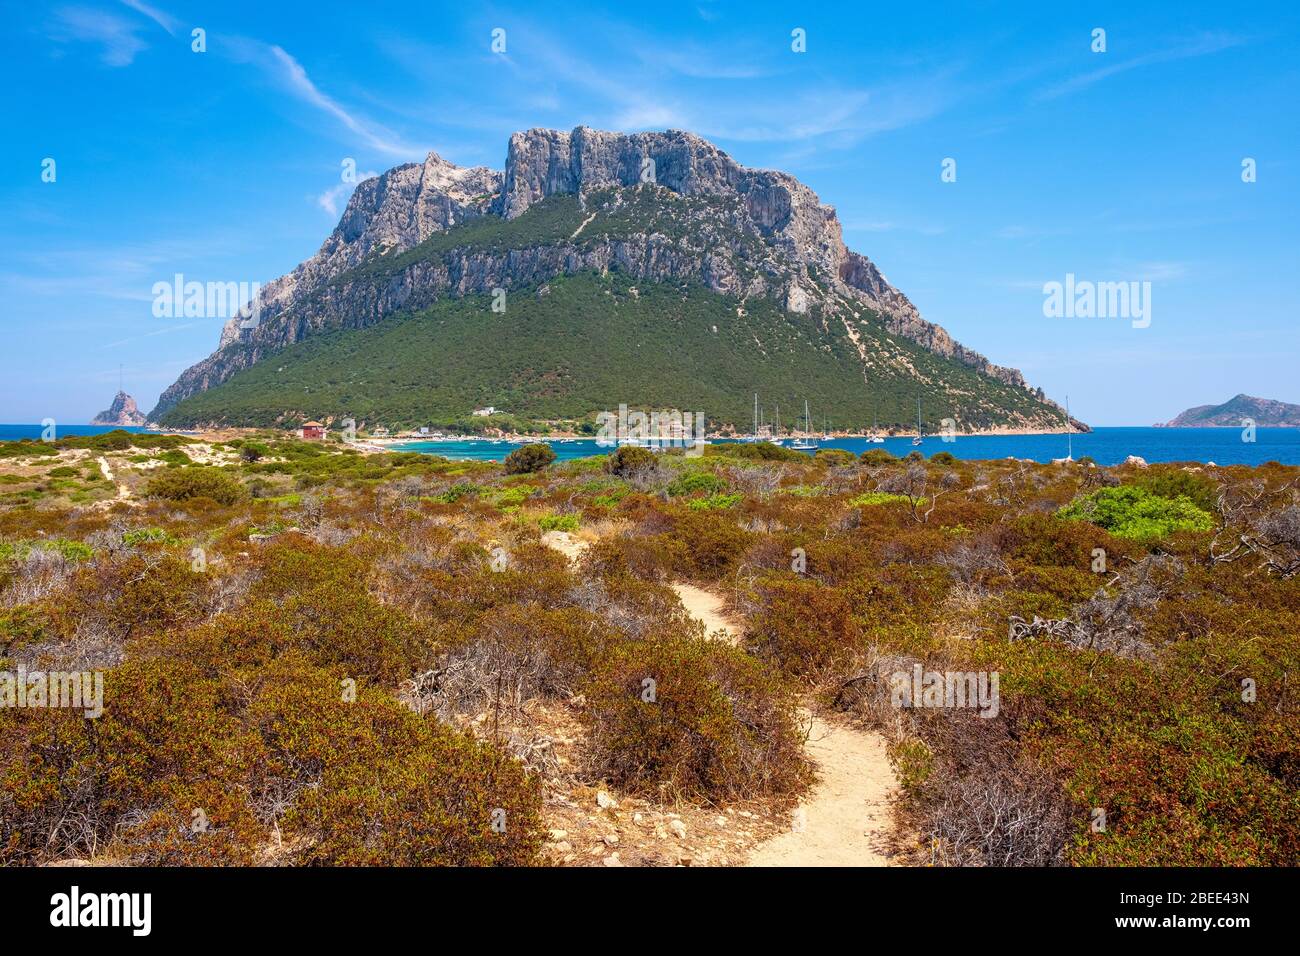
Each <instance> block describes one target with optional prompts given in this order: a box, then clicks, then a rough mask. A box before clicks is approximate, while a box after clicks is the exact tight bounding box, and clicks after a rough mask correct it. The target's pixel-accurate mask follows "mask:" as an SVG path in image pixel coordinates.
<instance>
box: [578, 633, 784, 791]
mask: <svg viewBox="0 0 1300 956" xmlns="http://www.w3.org/2000/svg"><path fill="white" fill-rule="evenodd" d="M648 680H649V681H653V682H654V684H653V685H650V684H648V683H646V682H647V681H648ZM651 689H653V694H651V693H650V691H651ZM585 692H586V698H587V706H586V708H585V709H584V711H583V720H584V722H585V723H586V724H587V727H588V731H589V733H590V740H589V747H590V750H589V756H590V765H591V768H592V770H593V771H594V772H595V773H597V774H599V775H600V776H602V777H603V778H605V779H607V780H609V781H610V782H611V783H612V784H613V785H614V786H616V787H619V788H620V789H623V790H627V791H633V792H652V793H653V792H659V793H660V794H661V795H665V796H683V797H686V798H691V799H703V800H726V799H738V798H741V797H754V796H759V795H771V794H782V793H790V792H793V791H795V790H798V789H800V788H801V787H803V786H804V785H805V784H806V783H807V781H808V779H809V768H808V765H807V763H806V761H805V759H804V756H803V735H802V734H801V732H800V729H799V727H798V722H797V718H796V712H795V703H794V698H793V697H792V696H791V694H790V692H789V690H788V689H787V688H786V687H785V686H784V685H783V684H782V683H781V682H780V681H779V679H777V678H776V677H774V676H773V675H772V674H771V672H769V671H768V670H766V669H765V668H763V667H762V666H761V665H760V664H759V663H758V662H757V661H755V660H754V659H752V658H750V657H748V656H746V655H745V654H744V653H742V652H741V651H739V650H737V649H735V648H733V647H731V646H729V645H726V644H722V643H719V642H717V641H710V640H707V639H702V638H697V637H666V638H663V639H660V640H647V641H637V642H626V643H622V644H619V645H617V646H615V647H614V648H612V649H611V652H610V653H609V654H608V655H607V656H606V657H605V659H604V660H603V661H601V663H600V664H599V666H598V667H597V670H596V672H595V674H594V675H593V676H592V678H591V680H590V681H589V682H588V683H587V685H586V686H585ZM648 698H652V699H648Z"/></svg>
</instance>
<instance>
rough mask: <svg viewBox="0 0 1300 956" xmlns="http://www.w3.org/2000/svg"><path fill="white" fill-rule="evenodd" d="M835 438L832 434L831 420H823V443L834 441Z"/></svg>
mask: <svg viewBox="0 0 1300 956" xmlns="http://www.w3.org/2000/svg"><path fill="white" fill-rule="evenodd" d="M834 438H835V436H834V435H832V434H831V420H830V419H829V418H825V419H822V441H832V440H833V439H834Z"/></svg>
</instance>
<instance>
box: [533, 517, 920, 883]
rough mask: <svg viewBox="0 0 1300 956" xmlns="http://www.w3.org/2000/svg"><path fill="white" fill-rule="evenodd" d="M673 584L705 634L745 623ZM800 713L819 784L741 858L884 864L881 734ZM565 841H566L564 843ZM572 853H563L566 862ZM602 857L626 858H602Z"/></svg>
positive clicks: (552, 539)
mask: <svg viewBox="0 0 1300 956" xmlns="http://www.w3.org/2000/svg"><path fill="white" fill-rule="evenodd" d="M542 542H543V543H544V544H546V545H548V546H549V547H552V548H555V549H556V550H557V551H560V552H562V553H563V554H565V555H566V556H568V558H569V559H570V560H571V561H576V560H577V559H578V558H579V557H580V556H581V555H582V552H583V551H585V550H586V549H587V547H588V546H589V545H588V542H586V541H582V540H580V539H578V538H576V537H574V536H573V535H572V534H569V533H568V532H565V531H549V532H547V533H546V534H544V535H542ZM672 587H673V590H674V591H676V592H677V596H678V598H679V599H680V600H681V602H682V604H683V605H684V606H685V607H686V610H687V611H688V612H690V614H691V616H692V617H694V618H695V619H696V620H699V621H702V622H704V625H705V627H707V628H708V631H709V633H710V634H717V633H719V632H721V633H722V634H723V635H724V637H725V639H726V640H728V641H731V642H733V643H736V642H738V641H739V640H740V637H741V634H742V633H743V628H742V627H741V626H740V625H739V624H738V623H737V622H736V621H735V620H733V619H732V618H730V617H728V616H727V614H726V611H725V603H724V601H723V599H722V597H721V596H719V595H717V594H714V593H713V592H711V591H706V590H705V589H703V588H700V587H696V586H695V585H693V584H685V583H681V582H678V583H675V584H674V585H673V586H672ZM804 716H805V719H807V720H809V721H810V722H811V729H810V732H809V735H808V742H807V744H806V745H805V746H806V749H807V753H808V757H809V759H810V760H812V761H813V763H814V764H816V768H817V778H818V779H817V784H816V785H815V786H814V788H813V790H812V792H811V793H810V794H809V795H808V797H807V798H806V799H805V800H804V801H803V802H801V803H800V804H799V806H798V807H797V808H796V809H795V810H794V811H793V813H792V814H791V815H790V820H789V827H790V829H788V830H787V831H785V832H784V833H779V834H777V835H776V836H773V837H771V838H770V839H767V840H765V841H763V842H761V843H759V844H758V845H757V846H755V847H754V849H753V851H752V852H751V853H750V854H749V857H748V860H747V863H746V865H747V866H888V865H890V860H889V857H888V855H887V854H888V848H889V842H890V838H891V836H892V834H893V820H892V812H891V808H890V800H891V799H892V797H893V795H894V793H895V791H896V790H897V789H898V781H897V779H896V778H895V776H894V769H893V767H892V766H891V765H890V763H889V755H888V753H887V750H886V745H885V738H884V737H882V736H880V735H879V734H873V733H867V732H864V731H861V730H857V729H856V728H853V727H850V726H847V725H845V724H840V723H829V722H827V721H825V720H823V719H822V718H820V717H816V716H813V715H811V714H808V713H805V714H804ZM727 812H728V813H731V812H732V811H731V810H728V811H727ZM638 816H640V815H639V814H638ZM592 819H593V820H594V817H593V818H592ZM755 819H757V818H755ZM725 820H726V817H725V816H724V817H720V818H719V822H720V824H723V825H725ZM661 829H662V827H661V826H657V827H656V830H661ZM659 835H660V837H661V838H662V834H659ZM741 845H743V841H739V842H738V844H737V845H736V846H734V847H733V848H732V852H737V851H740V852H743V850H742V849H741ZM564 846H565V847H566V848H568V846H569V844H568V843H565V844H564ZM592 852H593V853H594V854H595V855H597V856H599V854H600V852H601V849H600V847H599V846H597V847H595V848H593V851H592ZM615 857H616V858H617V854H615ZM572 859H573V857H572V856H568V858H567V859H565V862H570V861H571V860H572ZM696 862H699V863H703V862H705V860H704V859H697V860H696ZM714 862H724V860H718V859H715V860H714ZM607 865H624V864H623V863H613V864H610V863H608V861H607Z"/></svg>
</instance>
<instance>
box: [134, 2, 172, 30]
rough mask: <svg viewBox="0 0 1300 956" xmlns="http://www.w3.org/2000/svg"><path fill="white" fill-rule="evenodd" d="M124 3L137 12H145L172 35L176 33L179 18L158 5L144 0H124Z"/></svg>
mask: <svg viewBox="0 0 1300 956" xmlns="http://www.w3.org/2000/svg"><path fill="white" fill-rule="evenodd" d="M122 3H123V4H124V5H125V6H128V7H130V8H131V9H132V10H134V11H135V12H136V13H143V14H144V15H145V16H146V17H148V18H149V19H150V20H152V21H153V22H154V23H156V24H158V26H160V27H162V28H163V29H164V30H166V31H167V32H168V33H170V34H171V35H172V36H175V35H176V26H177V20H176V18H175V17H173V16H172V15H171V14H169V13H164V12H163V11H162V10H159V9H158V8H157V7H151V6H149V4H147V3H144V2H142V0H122Z"/></svg>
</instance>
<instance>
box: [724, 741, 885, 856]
mask: <svg viewBox="0 0 1300 956" xmlns="http://www.w3.org/2000/svg"><path fill="white" fill-rule="evenodd" d="M806 748H807V752H808V757H809V759H811V760H812V761H813V762H814V763H816V765H817V776H818V781H817V785H816V786H815V787H814V788H813V791H812V793H811V794H809V796H808V798H807V799H806V800H805V801H804V802H803V803H801V804H800V805H799V807H798V808H797V809H796V810H795V811H794V813H793V814H792V815H791V829H790V830H788V831H787V832H785V833H782V834H780V835H779V836H775V837H773V838H772V839H770V840H768V841H767V842H766V843H763V844H760V845H759V846H758V848H757V849H755V850H754V853H753V855H752V856H751V857H750V858H749V865H750V866H888V865H889V858H888V857H887V856H886V852H887V841H888V838H889V836H890V834H891V832H892V829H893V825H892V822H891V816H890V808H889V801H890V796H891V795H892V793H893V792H894V790H895V789H896V788H897V782H896V781H895V779H894V769H893V767H892V766H890V763H889V756H888V754H887V753H886V749H885V739H884V738H883V737H881V736H880V735H879V734H870V733H864V732H863V731H860V730H856V729H854V728H852V727H847V726H843V725H840V724H830V723H827V722H826V721H824V720H822V719H821V718H820V717H813V718H812V732H811V733H810V734H809V736H808V743H807V745H806Z"/></svg>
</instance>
